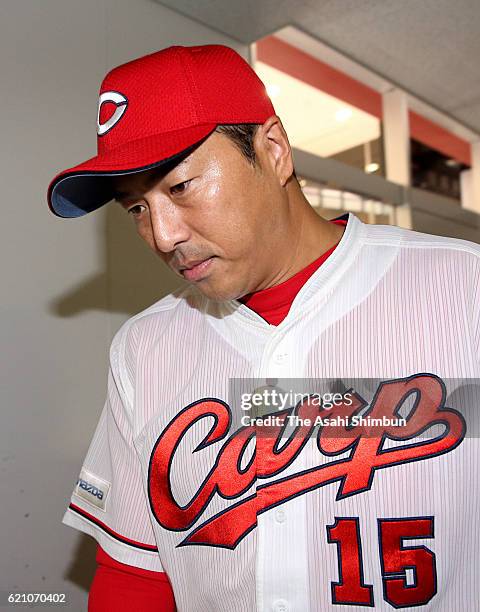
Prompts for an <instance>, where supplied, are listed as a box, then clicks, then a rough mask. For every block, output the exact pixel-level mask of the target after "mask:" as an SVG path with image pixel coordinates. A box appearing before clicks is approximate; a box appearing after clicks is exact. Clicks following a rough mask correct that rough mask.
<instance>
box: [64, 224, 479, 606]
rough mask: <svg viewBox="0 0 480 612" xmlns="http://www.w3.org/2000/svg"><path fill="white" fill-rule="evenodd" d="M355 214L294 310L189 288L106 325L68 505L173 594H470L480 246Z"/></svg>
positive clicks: (365, 597)
mask: <svg viewBox="0 0 480 612" xmlns="http://www.w3.org/2000/svg"><path fill="white" fill-rule="evenodd" d="M347 220H348V222H347V225H346V228H345V231H344V234H343V236H342V238H341V240H340V242H339V244H338V246H337V247H336V249H335V250H334V251H333V253H332V254H331V255H330V256H329V258H328V259H327V260H326V261H325V262H324V263H323V264H322V266H320V267H319V268H318V269H317V270H316V271H315V272H314V273H313V274H312V276H311V277H310V278H309V279H308V280H307V282H306V283H305V284H304V285H303V287H302V288H301V289H300V291H299V293H298V294H297V295H296V297H295V299H294V300H293V303H292V305H291V307H290V310H289V312H288V314H287V316H286V317H285V318H284V319H283V320H282V321H281V323H280V324H279V325H277V326H275V325H270V324H269V323H268V322H267V321H265V320H264V319H263V318H262V317H261V316H260V315H258V314H257V313H255V312H254V311H253V310H250V309H249V308H248V307H247V306H246V305H245V304H242V303H241V302H240V301H238V300H231V301H225V302H214V301H212V300H209V299H208V298H207V297H205V296H204V295H203V294H202V293H201V292H200V291H199V290H198V288H197V287H196V286H195V285H190V286H187V287H186V288H182V289H180V290H178V291H176V292H175V293H173V294H171V295H169V296H167V297H165V298H163V299H161V300H159V301H158V302H157V303H155V304H153V305H152V306H150V307H149V308H147V309H145V310H144V311H142V312H141V313H138V314H137V315H135V316H134V317H131V318H130V319H129V320H128V321H126V322H125V323H124V324H123V325H122V327H121V328H120V329H119V330H118V332H117V333H116V335H115V337H114V339H113V341H112V344H111V347H110V368H109V375H108V389H107V398H106V402H105V405H104V408H103V411H102V414H101V417H100V420H99V423H98V425H97V428H96V431H95V434H94V436H93V439H92V442H91V444H90V447H89V450H88V452H87V456H86V458H85V461H84V464H83V467H82V470H81V473H80V477H79V479H78V482H77V485H76V486H75V489H74V492H73V494H72V498H71V503H70V505H69V507H68V509H67V511H66V513H65V516H64V518H63V522H64V523H65V524H68V525H71V526H72V527H75V528H77V529H80V530H81V531H83V532H85V533H88V534H90V535H92V536H93V537H95V538H96V539H97V541H98V542H99V544H100V545H101V546H102V547H103V548H104V550H106V551H107V552H108V553H109V554H110V555H111V556H112V557H114V558H115V559H117V560H119V561H121V562H124V563H127V564H130V565H135V566H138V567H142V568H145V569H152V570H157V571H165V572H166V573H167V574H168V576H169V579H170V581H171V584H172V587H173V590H174V594H175V601H176V604H177V607H178V610H179V611H188V612H190V611H207V610H209V611H210V610H215V611H217V610H218V611H222V612H223V611H225V612H227V611H229V612H230V611H237V610H238V611H240V610H241V611H242V612H243V611H244V610H252V611H256V610H258V611H262V612H263V611H267V610H268V611H274V612H287V611H301V612H308V611H312V612H314V611H321V610H322V611H323V610H338V609H339V606H344V608H345V609H346V610H352V611H355V610H363V609H364V608H365V606H367V607H372V608H374V609H377V610H391V609H392V608H401V609H406V610H410V609H411V610H413V609H419V608H420V609H424V610H436V611H437V610H439V611H447V610H448V611H450V610H452V609H454V610H455V609H460V608H464V609H466V610H474V609H476V605H477V604H476V602H477V601H478V598H479V596H480V588H479V585H478V574H479V554H478V550H479V547H480V527H479V526H478V524H477V523H478V521H477V516H478V514H479V513H478V511H479V509H480V508H479V506H480V504H479V496H478V477H477V475H476V470H475V468H476V466H477V465H478V461H479V457H480V451H479V444H478V439H477V436H478V433H479V427H478V408H477V406H478V402H476V400H478V395H479V394H478V385H477V379H478V372H479V368H480V365H479V355H480V352H479V349H480V303H479V297H480V296H479V288H478V286H479V285H478V281H479V278H480V259H479V256H480V246H478V245H476V244H474V243H471V242H468V241H464V240H458V239H453V238H444V237H438V236H432V235H428V234H422V233H419V232H414V231H409V230H404V229H401V228H398V227H394V226H381V225H367V224H364V223H362V222H361V221H360V219H359V218H358V217H356V216H355V215H354V214H352V213H349V214H348V216H347ZM266 388H269V389H270V390H271V389H272V388H273V389H276V390H277V392H278V394H281V393H283V396H282V397H283V399H286V400H287V401H286V402H285V403H283V404H282V405H281V406H278V405H277V406H276V407H274V408H272V405H271V404H270V405H263V406H262V410H263V412H262V413H261V418H260V419H257V421H255V419H254V418H251V416H250V413H249V410H251V409H252V402H250V407H248V406H245V405H244V403H245V402H244V399H245V397H248V392H250V393H252V392H253V393H255V392H256V391H258V390H259V389H262V390H265V389H266ZM291 389H295V390H297V389H298V390H300V391H301V392H302V393H305V394H306V395H303V396H302V397H303V399H301V400H298V394H297V395H295V399H293V400H292V401H291V402H289V401H288V400H289V398H293V394H292V393H290V394H289V393H288V391H290V390H291ZM319 391H322V392H323V391H326V393H325V394H323V396H322V397H323V398H326V397H327V396H328V398H329V399H330V400H331V399H332V398H333V397H335V398H337V399H338V402H336V403H334V404H333V406H332V402H329V403H327V402H324V403H322V404H321V405H319V404H318V402H316V401H314V400H315V399H316V395H315V394H317V396H318V392H319ZM247 404H248V402H247ZM257 408H258V406H257ZM257 413H258V411H257ZM262 418H263V421H262ZM245 419H246V420H245ZM249 419H250V420H249ZM269 419H270V421H269ZM355 419H356V420H355ZM270 423H271V424H270Z"/></svg>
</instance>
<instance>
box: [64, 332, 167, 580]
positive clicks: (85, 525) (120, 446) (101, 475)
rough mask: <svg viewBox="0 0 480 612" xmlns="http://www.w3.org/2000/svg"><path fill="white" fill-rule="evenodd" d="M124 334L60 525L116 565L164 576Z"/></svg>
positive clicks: (113, 351)
mask: <svg viewBox="0 0 480 612" xmlns="http://www.w3.org/2000/svg"><path fill="white" fill-rule="evenodd" d="M127 323H128V321H127ZM126 333H127V326H126V324H124V325H123V326H122V328H120V330H119V331H118V332H117V334H116V335H115V337H114V339H113V341H112V344H111V346H110V361H109V369H108V382H107V397H106V400H105V403H104V406H103V410H102V412H101V415H100V419H99V421H98V424H97V427H96V429H95V432H94V435H93V438H92V440H91V443H90V446H89V448H88V451H87V454H86V457H85V460H84V462H83V465H82V468H81V471H80V474H79V476H78V480H77V483H76V485H75V487H74V490H73V493H72V495H71V499H70V504H69V506H68V508H67V510H66V512H65V514H64V516H63V519H62V522H63V523H64V524H65V525H69V526H71V527H74V528H75V529H78V530H80V531H82V532H83V533H86V534H88V535H91V536H92V537H94V538H95V540H96V541H97V542H98V544H99V545H100V546H101V547H102V548H103V550H105V551H106V552H107V553H108V554H109V555H110V556H111V557H113V558H114V559H116V560H117V561H119V562H121V563H125V564H127V565H132V566H136V567H139V568H143V569H146V570H152V571H158V572H162V571H163V568H162V565H161V562H160V557H159V554H158V549H157V545H156V543H155V535H154V531H153V526H152V522H151V518H150V514H149V509H148V499H147V494H146V491H145V488H144V484H143V478H142V471H141V466H140V460H139V457H138V455H137V452H136V449H135V447H134V444H133V427H132V422H133V416H132V415H133V410H132V403H133V399H132V397H133V393H132V385H131V382H130V381H129V377H128V376H127V368H126V367H125V365H124V364H125V357H124V350H125V337H126Z"/></svg>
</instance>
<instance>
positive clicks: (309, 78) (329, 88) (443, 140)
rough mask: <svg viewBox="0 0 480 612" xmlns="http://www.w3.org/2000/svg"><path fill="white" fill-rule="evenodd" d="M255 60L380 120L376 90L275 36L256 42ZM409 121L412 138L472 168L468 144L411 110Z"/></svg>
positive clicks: (379, 100)
mask: <svg viewBox="0 0 480 612" xmlns="http://www.w3.org/2000/svg"><path fill="white" fill-rule="evenodd" d="M257 60H258V61H260V62H264V63H265V64H268V65H269V66H271V67H272V68H276V69H277V70H281V71H282V72H285V73H286V74H289V75H290V76H291V77H294V78H296V79H299V80H300V81H303V82H304V83H308V84H309V85H312V87H316V88H317V89H320V90H321V91H324V92H325V93H327V94H329V95H331V96H334V97H335V98H338V99H339V100H343V101H344V102H346V103H347V104H351V105H352V106H355V107H356V108H359V109H360V110H363V111H365V112H366V113H369V114H370V115H373V116H374V117H377V119H380V120H381V119H382V96H381V94H380V93H378V91H375V90H374V89H372V88H370V87H368V86H367V85H364V84H363V83H360V81H357V80H356V79H353V78H352V77H350V76H348V75H346V74H344V73H343V72H340V71H339V70H337V69H336V68H332V67H331V66H329V65H328V64H325V63H324V62H322V61H321V60H319V59H317V58H315V57H312V56H311V55H309V54H308V53H305V52H304V51H301V50H300V49H297V48H296V47H294V46H292V45H290V44H288V43H286V42H284V41H283V40H280V39H279V38H276V37H275V36H267V37H266V38H262V39H260V40H259V41H258V42H257ZM409 121H410V135H411V137H412V138H415V139H416V140H418V141H420V142H422V143H423V144H425V145H427V146H429V147H431V148H432V149H435V150H437V151H440V152H441V153H443V154H444V155H447V156H448V157H452V158H454V159H456V160H458V161H460V162H462V163H464V164H467V165H471V152H470V143H469V142H468V141H466V140H463V139H462V138H459V137H458V136H456V135H455V134H453V133H452V132H449V131H448V130H446V129H444V128H442V127H441V126H439V125H437V124H436V123H433V121H430V120H429V119H425V118H424V117H422V116H421V115H418V114H417V113H414V112H413V111H410V112H409Z"/></svg>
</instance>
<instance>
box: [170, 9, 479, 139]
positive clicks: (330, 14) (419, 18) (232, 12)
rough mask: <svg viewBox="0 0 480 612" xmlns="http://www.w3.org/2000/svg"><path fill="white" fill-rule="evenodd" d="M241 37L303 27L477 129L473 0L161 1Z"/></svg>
mask: <svg viewBox="0 0 480 612" xmlns="http://www.w3.org/2000/svg"><path fill="white" fill-rule="evenodd" d="M161 4H164V5H165V6H168V7H170V8H172V9H174V10H177V11H179V12H182V13H184V14H185V15H188V16H189V17H191V18H193V19H196V20H198V21H201V22H202V23H205V24H207V25H209V26H210V27H213V28H215V29H217V30H220V31H222V32H224V33H225V34H228V36H231V37H233V38H235V39H237V40H239V41H241V42H244V43H251V42H253V41H255V40H258V39H259V38H262V37H263V36H266V35H268V34H271V33H272V32H274V31H276V30H278V29H280V28H282V27H284V26H287V25H293V26H297V27H299V28H300V29H302V30H303V31H304V32H307V33H309V34H311V35H312V36H314V37H315V38H317V39H319V40H320V41H322V42H324V43H326V44H328V45H330V46H332V47H333V48H335V49H337V50H338V51H341V52H342V53H345V54H346V55H347V56H349V57H351V58H352V59H355V60H356V61H358V62H359V63H361V64H363V65H364V66H366V67H368V68H369V69H371V70H373V71H375V72H377V73H378V74H380V75H382V76H384V77H385V78H386V79H388V80H389V81H391V82H393V83H395V84H397V85H399V86H401V87H402V88H403V89H405V90H407V91H409V92H410V93H412V94H414V95H415V96H417V97H418V98H420V99H422V100H424V101H425V102H428V103H429V104H431V105H433V106H435V107H436V108H438V109H440V110H442V111H444V112H446V113H448V114H450V115H451V116H453V117H455V118H456V119H458V120H459V121H461V122H462V123H464V124H465V125H466V126H467V127H470V128H472V129H474V130H475V131H477V132H480V71H479V68H478V63H479V62H478V58H480V1H479V0H455V1H454V2H452V0H316V1H315V0H243V1H242V2H238V0H208V1H207V0H162V1H161Z"/></svg>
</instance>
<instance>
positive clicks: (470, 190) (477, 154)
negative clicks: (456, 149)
mask: <svg viewBox="0 0 480 612" xmlns="http://www.w3.org/2000/svg"><path fill="white" fill-rule="evenodd" d="M471 147H472V148H471V153H472V167H471V168H470V170H464V171H463V172H462V173H461V174H460V191H461V197H462V208H466V209H468V210H473V212H476V213H480V140H478V141H477V142H473V143H472V145H471Z"/></svg>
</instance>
